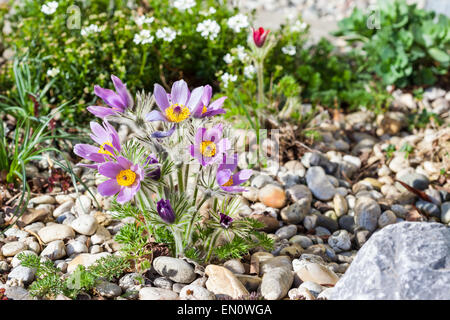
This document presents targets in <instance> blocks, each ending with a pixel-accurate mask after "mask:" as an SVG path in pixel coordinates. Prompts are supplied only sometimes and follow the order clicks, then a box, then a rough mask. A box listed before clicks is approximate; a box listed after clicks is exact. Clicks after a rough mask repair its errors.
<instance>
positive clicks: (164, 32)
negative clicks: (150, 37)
mask: <svg viewBox="0 0 450 320" xmlns="http://www.w3.org/2000/svg"><path fill="white" fill-rule="evenodd" d="M176 36H177V32H176V31H175V30H173V29H171V28H169V27H164V28H162V29H158V30H157V31H156V37H157V38H158V39H163V40H164V41H167V42H172V41H173V40H174V39H175V38H176Z"/></svg>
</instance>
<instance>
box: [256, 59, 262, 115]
mask: <svg viewBox="0 0 450 320" xmlns="http://www.w3.org/2000/svg"><path fill="white" fill-rule="evenodd" d="M256 72H257V78H258V106H259V107H261V106H262V104H263V103H264V59H263V58H261V59H258V61H257V65H256Z"/></svg>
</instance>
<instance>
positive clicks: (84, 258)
mask: <svg viewBox="0 0 450 320" xmlns="http://www.w3.org/2000/svg"><path fill="white" fill-rule="evenodd" d="M109 255H111V254H110V253H108V252H102V253H97V254H89V253H81V254H79V255H77V256H76V257H75V258H73V259H72V260H71V261H69V263H68V266H67V272H68V273H72V272H73V271H74V270H75V269H76V268H77V266H79V265H82V266H84V267H86V268H87V267H89V266H91V265H93V264H94V263H95V262H96V261H97V260H99V259H101V258H103V257H107V256H109Z"/></svg>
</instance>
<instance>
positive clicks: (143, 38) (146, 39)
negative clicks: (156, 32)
mask: <svg viewBox="0 0 450 320" xmlns="http://www.w3.org/2000/svg"><path fill="white" fill-rule="evenodd" d="M154 39H155V37H154V36H152V35H151V34H150V30H141V32H139V33H138V34H135V35H134V39H133V42H134V43H136V44H146V43H152V42H153V40H154Z"/></svg>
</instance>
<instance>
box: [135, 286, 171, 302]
mask: <svg viewBox="0 0 450 320" xmlns="http://www.w3.org/2000/svg"><path fill="white" fill-rule="evenodd" d="M177 298H178V294H177V293H176V292H173V291H172V290H167V289H161V288H153V287H144V288H142V289H141V290H139V300H176V299H177Z"/></svg>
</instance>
